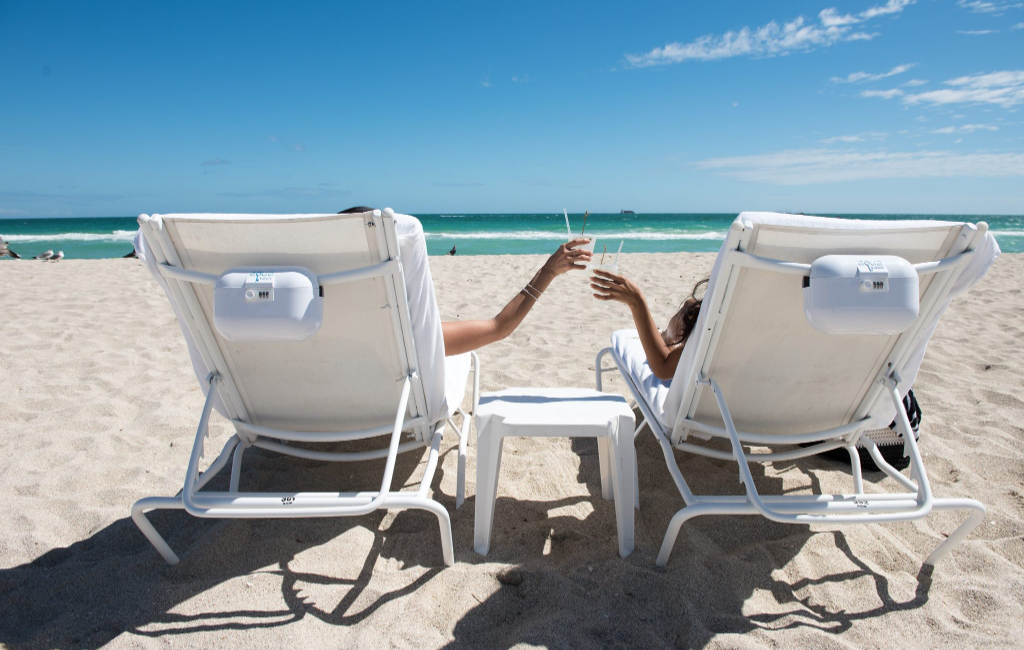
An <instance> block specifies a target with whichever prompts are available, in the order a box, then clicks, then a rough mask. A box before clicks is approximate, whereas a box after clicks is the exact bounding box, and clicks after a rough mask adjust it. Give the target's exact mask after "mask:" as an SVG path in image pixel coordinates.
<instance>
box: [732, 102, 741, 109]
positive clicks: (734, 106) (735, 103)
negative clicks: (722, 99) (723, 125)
mask: <svg viewBox="0 0 1024 650" xmlns="http://www.w3.org/2000/svg"><path fill="white" fill-rule="evenodd" d="M739 105H740V103H739V102H733V103H732V107H733V108H736V107H737V106H739Z"/></svg>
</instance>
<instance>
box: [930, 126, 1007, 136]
mask: <svg viewBox="0 0 1024 650" xmlns="http://www.w3.org/2000/svg"><path fill="white" fill-rule="evenodd" d="M998 130H999V127H998V126H996V125H994V124H964V125H962V126H944V127H942V128H941V129H935V130H934V131H930V132H929V133H947V134H948V133H974V132H975V131H998Z"/></svg>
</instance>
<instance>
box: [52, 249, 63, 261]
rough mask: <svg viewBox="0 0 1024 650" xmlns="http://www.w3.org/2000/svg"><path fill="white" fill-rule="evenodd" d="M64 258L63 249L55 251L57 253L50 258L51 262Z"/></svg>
mask: <svg viewBox="0 0 1024 650" xmlns="http://www.w3.org/2000/svg"><path fill="white" fill-rule="evenodd" d="M62 259H64V251H57V254H56V255H54V256H53V257H51V258H50V261H51V262H59V261H61V260H62Z"/></svg>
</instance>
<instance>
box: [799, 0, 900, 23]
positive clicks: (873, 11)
mask: <svg viewBox="0 0 1024 650" xmlns="http://www.w3.org/2000/svg"><path fill="white" fill-rule="evenodd" d="M914 1H915V0H889V2H887V3H885V4H884V5H882V6H880V7H871V8H870V9H865V10H864V11H862V12H860V13H859V14H856V15H853V14H846V15H845V16H844V15H840V14H839V12H838V11H836V10H835V9H834V8H833V9H824V10H822V11H821V13H819V14H818V18H820V19H821V23H822V24H823V25H825V26H826V27H844V26H846V25H856V24H857V23H862V22H864V21H865V20H871V19H872V18H876V17H878V16H886V15H889V14H898V13H900V12H901V11H903V8H904V7H906V6H907V5H912V4H914Z"/></svg>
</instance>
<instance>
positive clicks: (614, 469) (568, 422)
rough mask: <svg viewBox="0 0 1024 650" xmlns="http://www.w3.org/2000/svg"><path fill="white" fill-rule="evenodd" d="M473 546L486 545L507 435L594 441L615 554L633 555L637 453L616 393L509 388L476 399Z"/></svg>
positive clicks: (629, 414) (628, 416) (628, 413)
mask: <svg viewBox="0 0 1024 650" xmlns="http://www.w3.org/2000/svg"><path fill="white" fill-rule="evenodd" d="M474 420H475V423H476V432H477V459H476V517H475V521H474V535H473V548H474V549H475V550H476V552H477V553H479V554H480V555H487V551H488V550H490V547H491V528H492V526H493V523H494V500H495V496H496V495H497V491H498V473H499V472H500V471H501V450H502V447H503V443H504V439H505V438H506V437H509V436H521V437H548V438H561V437H566V438H597V450H598V458H599V462H600V465H601V495H602V496H603V497H604V498H605V499H611V498H613V497H614V500H615V524H616V528H617V530H618V537H619V555H620V556H621V557H626V556H627V555H629V554H630V553H632V552H633V503H634V499H635V489H636V488H635V485H636V477H635V472H636V455H635V452H634V450H633V426H634V424H635V421H634V418H633V411H632V409H630V408H629V405H628V404H627V403H626V400H625V399H624V398H622V397H621V396H619V395H612V394H609V393H600V392H598V391H595V390H589V389H579V388H511V389H508V390H503V391H500V392H497V393H483V394H482V395H480V405H479V406H478V407H477V409H476V412H475V413H474Z"/></svg>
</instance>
